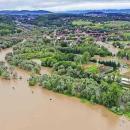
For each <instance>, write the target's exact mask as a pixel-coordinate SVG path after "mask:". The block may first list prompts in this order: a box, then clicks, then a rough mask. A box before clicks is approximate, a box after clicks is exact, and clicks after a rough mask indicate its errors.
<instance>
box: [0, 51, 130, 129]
mask: <svg viewBox="0 0 130 130" xmlns="http://www.w3.org/2000/svg"><path fill="white" fill-rule="evenodd" d="M10 51H11V50H10V49H6V51H5V50H3V51H1V52H0V55H1V57H0V60H2V61H5V59H4V57H5V55H6V54H7V53H8V52H10ZM15 71H16V72H17V74H18V76H21V77H22V79H18V80H3V79H0V103H1V109H0V115H1V116H0V129H1V130H43V129H45V130H61V129H62V130H66V129H67V130H79V129H86V130H87V129H88V130H129V129H130V121H129V120H128V119H126V118H125V117H124V116H121V117H120V116H117V115H115V114H114V113H112V112H110V111H109V110H107V109H106V108H105V107H103V106H100V105H91V104H85V103H84V104H83V103H81V101H80V99H77V98H75V97H68V96H65V95H62V94H58V93H54V92H51V91H48V90H46V89H42V88H40V87H33V88H30V87H29V86H28V82H27V79H28V78H29V74H28V73H27V72H26V71H23V70H20V69H18V68H16V69H15ZM43 71H44V69H43V70H42V73H46V71H47V69H45V72H43Z"/></svg>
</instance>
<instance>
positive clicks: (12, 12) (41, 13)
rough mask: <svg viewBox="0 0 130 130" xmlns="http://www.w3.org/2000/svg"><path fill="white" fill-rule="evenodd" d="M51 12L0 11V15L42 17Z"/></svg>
mask: <svg viewBox="0 0 130 130" xmlns="http://www.w3.org/2000/svg"><path fill="white" fill-rule="evenodd" d="M50 13H52V12H49V11H45V10H36V11H29V10H21V11H17V10H5V11H0V15H43V14H50Z"/></svg>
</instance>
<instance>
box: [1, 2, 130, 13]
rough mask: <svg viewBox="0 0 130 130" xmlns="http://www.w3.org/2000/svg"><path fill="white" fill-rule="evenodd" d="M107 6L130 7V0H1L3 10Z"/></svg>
mask: <svg viewBox="0 0 130 130" xmlns="http://www.w3.org/2000/svg"><path fill="white" fill-rule="evenodd" d="M106 8H110V9H111V8H112V9H113V8H130V0H0V9H1V10H8V9H9V10H16V9H18V10H25V9H27V10H38V9H45V10H50V11H64V10H74V9H106Z"/></svg>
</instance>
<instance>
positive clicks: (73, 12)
mask: <svg viewBox="0 0 130 130" xmlns="http://www.w3.org/2000/svg"><path fill="white" fill-rule="evenodd" d="M65 13H69V14H92V13H93V14H102V13H122V14H130V9H120V10H117V9H108V10H72V11H66V12H65Z"/></svg>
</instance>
